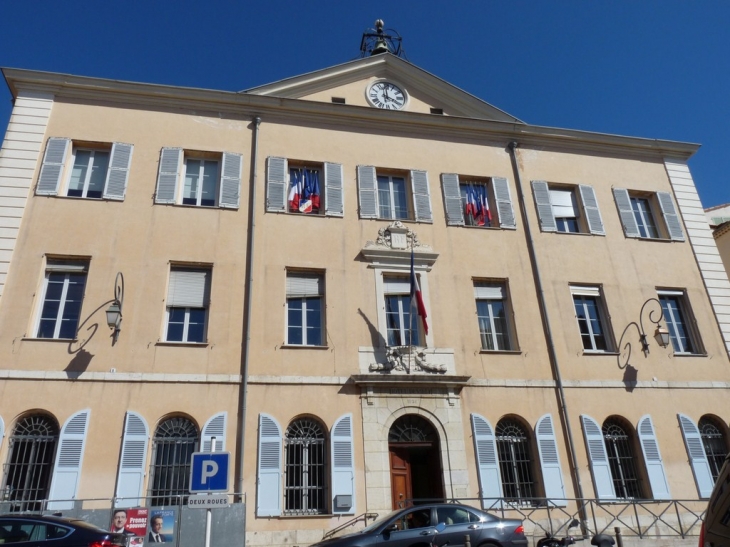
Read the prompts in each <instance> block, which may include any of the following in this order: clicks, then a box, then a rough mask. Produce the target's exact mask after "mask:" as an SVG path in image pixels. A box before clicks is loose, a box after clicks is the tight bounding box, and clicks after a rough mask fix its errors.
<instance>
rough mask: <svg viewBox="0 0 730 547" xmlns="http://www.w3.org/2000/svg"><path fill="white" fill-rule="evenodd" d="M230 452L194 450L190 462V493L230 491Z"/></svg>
mask: <svg viewBox="0 0 730 547" xmlns="http://www.w3.org/2000/svg"><path fill="white" fill-rule="evenodd" d="M230 458H231V455H230V453H228V452H194V453H193V459H192V461H191V464H190V493H191V494H202V493H211V492H228V462H229V460H230Z"/></svg>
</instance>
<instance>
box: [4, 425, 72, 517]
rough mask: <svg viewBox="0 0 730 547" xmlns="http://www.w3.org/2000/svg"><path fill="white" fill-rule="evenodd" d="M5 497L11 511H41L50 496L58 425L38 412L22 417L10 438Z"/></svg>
mask: <svg viewBox="0 0 730 547" xmlns="http://www.w3.org/2000/svg"><path fill="white" fill-rule="evenodd" d="M9 443H10V444H9V453H8V463H7V465H6V467H5V479H4V481H3V489H2V496H1V498H0V499H2V500H3V501H9V502H11V504H10V510H11V511H40V510H41V509H42V507H41V505H42V503H41V500H45V499H48V491H49V489H50V487H51V476H52V475H53V462H54V459H55V456H56V445H57V444H58V424H57V423H56V421H55V420H54V419H53V418H50V417H48V416H43V415H39V414H35V415H32V416H26V417H25V418H23V419H21V420H20V421H19V422H18V423H17V425H16V426H15V429H14V430H13V434H12V436H11V437H10V441H9Z"/></svg>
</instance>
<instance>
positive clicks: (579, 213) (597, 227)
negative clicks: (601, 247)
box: [532, 180, 605, 235]
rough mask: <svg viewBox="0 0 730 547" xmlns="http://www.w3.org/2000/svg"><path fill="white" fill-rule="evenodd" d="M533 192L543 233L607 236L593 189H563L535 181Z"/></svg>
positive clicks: (565, 187) (572, 187) (582, 187)
mask: <svg viewBox="0 0 730 547" xmlns="http://www.w3.org/2000/svg"><path fill="white" fill-rule="evenodd" d="M532 193H533V196H534V198H535V206H536V207H537V213H538V217H539V219H540V229H541V230H542V231H543V232H564V233H591V234H594V235H605V231H604V229H603V219H602V218H601V212H600V210H599V208H598V200H597V199H596V193H595V191H594V190H593V187H592V186H588V185H586V184H581V185H578V186H561V185H553V184H548V183H547V182H545V181H544V180H533V181H532Z"/></svg>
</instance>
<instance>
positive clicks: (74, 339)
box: [21, 336, 78, 344]
mask: <svg viewBox="0 0 730 547" xmlns="http://www.w3.org/2000/svg"><path fill="white" fill-rule="evenodd" d="M21 340H22V341H23V342H63V343H64V344H69V343H71V342H78V338H35V337H31V336H28V337H23V338H21Z"/></svg>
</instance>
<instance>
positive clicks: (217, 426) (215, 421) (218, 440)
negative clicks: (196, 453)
mask: <svg viewBox="0 0 730 547" xmlns="http://www.w3.org/2000/svg"><path fill="white" fill-rule="evenodd" d="M227 423H228V412H219V413H218V414H216V415H215V416H213V417H211V418H210V419H209V420H208V421H207V422H205V426H204V427H203V434H202V446H203V448H202V450H201V452H212V448H213V446H212V445H213V437H215V451H216V452H225V451H226V425H227Z"/></svg>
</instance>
